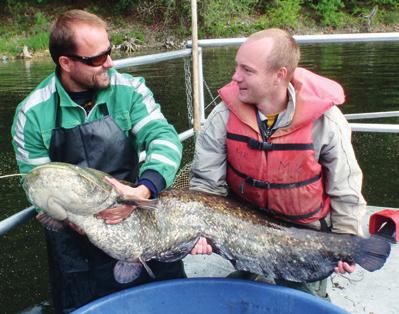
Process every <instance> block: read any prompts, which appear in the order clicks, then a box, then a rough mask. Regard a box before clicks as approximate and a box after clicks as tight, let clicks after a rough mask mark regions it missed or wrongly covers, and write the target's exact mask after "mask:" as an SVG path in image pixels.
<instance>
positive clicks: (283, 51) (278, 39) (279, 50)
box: [248, 28, 300, 79]
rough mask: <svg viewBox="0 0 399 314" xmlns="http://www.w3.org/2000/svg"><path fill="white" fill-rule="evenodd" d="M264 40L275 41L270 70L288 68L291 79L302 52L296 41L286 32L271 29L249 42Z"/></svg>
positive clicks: (269, 62) (251, 37) (254, 36)
mask: <svg viewBox="0 0 399 314" xmlns="http://www.w3.org/2000/svg"><path fill="white" fill-rule="evenodd" d="M263 38H271V39H273V47H272V50H271V52H270V54H269V56H268V64H269V65H270V70H273V71H277V70H278V69H280V68H282V67H286V68H287V72H288V78H289V79H291V78H292V75H293V74H294V71H295V69H296V67H297V66H298V63H299V58H300V50H299V45H298V44H297V42H296V41H295V39H294V38H293V37H292V36H291V35H290V34H289V33H288V32H287V31H285V30H282V29H279V28H269V29H266V30H263V31H260V32H257V33H255V34H252V35H251V36H249V37H248V41H255V40H258V39H263Z"/></svg>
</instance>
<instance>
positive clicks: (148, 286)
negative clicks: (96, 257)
mask: <svg viewBox="0 0 399 314" xmlns="http://www.w3.org/2000/svg"><path fill="white" fill-rule="evenodd" d="M197 285H212V287H217V286H220V287H224V288H225V287H226V285H228V287H237V286H238V287H243V286H245V287H247V288H261V289H262V290H264V291H270V292H272V293H274V294H279V293H282V294H285V295H286V296H287V297H292V298H297V299H301V300H302V301H305V302H309V303H318V304H321V305H322V306H323V308H325V309H326V310H327V311H330V312H331V313H334V314H349V312H347V311H346V310H345V309H343V308H341V307H339V306H337V305H335V304H332V303H330V302H328V301H325V300H323V299H321V298H319V297H316V296H313V295H311V294H309V293H306V292H303V291H301V290H297V289H292V288H288V287H284V286H278V285H273V284H267V283H264V282H256V281H250V280H243V279H232V278H216V277H215V278H213V277H212V278H209V277H197V278H185V279H171V280H163V281H155V282H150V283H145V284H141V285H138V286H135V287H132V288H128V289H124V290H121V291H118V292H115V293H112V294H109V295H107V296H104V297H102V298H99V299H97V300H94V301H92V302H90V303H88V304H86V305H84V306H82V307H80V308H79V309H77V310H75V311H73V312H72V313H71V314H86V313H95V312H93V310H96V309H101V307H102V306H104V305H108V304H109V303H115V302H116V301H118V300H124V298H125V297H127V296H129V297H133V296H134V295H135V294H140V293H146V292H147V291H151V290H154V289H168V288H169V289H170V288H179V287H181V286H184V287H185V288H187V289H189V288H190V287H191V288H192V287H195V286H197ZM114 313H117V312H114Z"/></svg>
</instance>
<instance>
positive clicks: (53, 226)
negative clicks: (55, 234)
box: [36, 211, 64, 231]
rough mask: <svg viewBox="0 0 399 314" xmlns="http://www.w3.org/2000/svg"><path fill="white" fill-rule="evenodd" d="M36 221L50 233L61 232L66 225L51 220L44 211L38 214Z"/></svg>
mask: <svg viewBox="0 0 399 314" xmlns="http://www.w3.org/2000/svg"><path fill="white" fill-rule="evenodd" d="M36 219H37V221H39V222H40V223H41V224H42V226H43V227H44V228H46V229H47V230H50V231H60V230H61V229H63V228H64V224H63V223H62V222H60V221H58V220H55V219H54V218H51V217H50V216H49V215H47V214H46V213H45V212H43V211H42V212H40V213H38V214H37V216H36Z"/></svg>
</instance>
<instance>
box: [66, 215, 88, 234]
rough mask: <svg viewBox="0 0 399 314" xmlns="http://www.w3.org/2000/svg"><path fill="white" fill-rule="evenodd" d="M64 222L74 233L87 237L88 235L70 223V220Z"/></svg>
mask: <svg viewBox="0 0 399 314" xmlns="http://www.w3.org/2000/svg"><path fill="white" fill-rule="evenodd" d="M64 222H65V223H66V224H67V225H68V226H69V227H70V228H71V229H73V230H74V231H76V232H77V233H79V234H80V235H81V236H84V235H86V233H85V232H84V231H83V230H82V229H80V228H79V227H78V226H77V225H75V224H74V223H72V222H70V221H69V220H68V219H65V220H64Z"/></svg>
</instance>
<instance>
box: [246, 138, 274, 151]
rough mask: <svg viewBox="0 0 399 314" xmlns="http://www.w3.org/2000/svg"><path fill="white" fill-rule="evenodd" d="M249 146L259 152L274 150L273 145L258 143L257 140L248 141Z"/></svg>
mask: <svg viewBox="0 0 399 314" xmlns="http://www.w3.org/2000/svg"><path fill="white" fill-rule="evenodd" d="M248 146H249V147H250V148H252V149H257V150H266V151H267V150H272V149H273V144H272V143H269V142H258V141H257V140H255V139H253V138H250V139H248Z"/></svg>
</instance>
